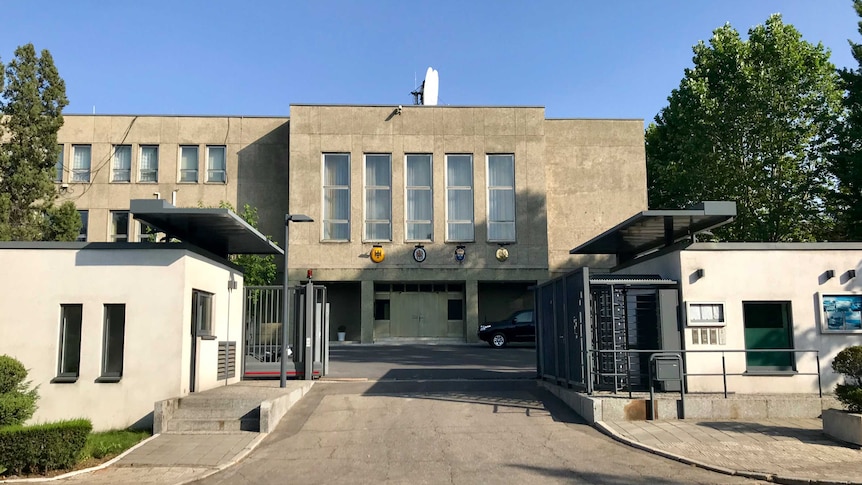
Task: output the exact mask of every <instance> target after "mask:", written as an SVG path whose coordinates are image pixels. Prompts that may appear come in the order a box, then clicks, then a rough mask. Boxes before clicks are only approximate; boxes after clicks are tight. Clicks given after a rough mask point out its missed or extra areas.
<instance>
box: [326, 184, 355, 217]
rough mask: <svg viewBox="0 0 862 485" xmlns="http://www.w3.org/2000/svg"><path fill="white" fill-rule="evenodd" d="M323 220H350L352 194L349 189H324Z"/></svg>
mask: <svg viewBox="0 0 862 485" xmlns="http://www.w3.org/2000/svg"><path fill="white" fill-rule="evenodd" d="M323 195H324V203H323V218H324V219H326V220H330V219H335V220H338V219H341V220H344V221H346V220H348V219H349V218H350V193H349V192H348V191H347V189H324V191H323Z"/></svg>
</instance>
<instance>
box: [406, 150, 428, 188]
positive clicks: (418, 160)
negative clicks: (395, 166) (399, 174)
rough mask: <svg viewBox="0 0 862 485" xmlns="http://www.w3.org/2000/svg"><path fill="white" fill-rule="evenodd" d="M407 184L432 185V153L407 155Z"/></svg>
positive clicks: (414, 185) (415, 185)
mask: <svg viewBox="0 0 862 485" xmlns="http://www.w3.org/2000/svg"><path fill="white" fill-rule="evenodd" d="M407 186H408V187H417V186H419V187H430V186H431V155H407Z"/></svg>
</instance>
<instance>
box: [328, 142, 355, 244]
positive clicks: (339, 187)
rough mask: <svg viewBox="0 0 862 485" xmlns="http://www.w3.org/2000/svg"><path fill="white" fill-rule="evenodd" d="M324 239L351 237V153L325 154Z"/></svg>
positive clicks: (333, 239)
mask: <svg viewBox="0 0 862 485" xmlns="http://www.w3.org/2000/svg"><path fill="white" fill-rule="evenodd" d="M323 239H324V240H328V241H347V240H349V239H350V154H348V153H326V154H324V155H323Z"/></svg>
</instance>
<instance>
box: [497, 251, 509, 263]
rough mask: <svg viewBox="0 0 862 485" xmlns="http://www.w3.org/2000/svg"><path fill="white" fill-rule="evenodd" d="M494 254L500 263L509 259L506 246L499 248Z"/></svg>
mask: <svg viewBox="0 0 862 485" xmlns="http://www.w3.org/2000/svg"><path fill="white" fill-rule="evenodd" d="M496 256H497V261H499V262H501V263H502V262H503V261H505V260H507V259H509V250H508V249H506V248H500V249H498V250H497V253H496Z"/></svg>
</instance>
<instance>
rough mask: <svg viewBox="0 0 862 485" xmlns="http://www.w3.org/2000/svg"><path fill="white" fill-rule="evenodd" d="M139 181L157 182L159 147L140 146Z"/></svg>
mask: <svg viewBox="0 0 862 485" xmlns="http://www.w3.org/2000/svg"><path fill="white" fill-rule="evenodd" d="M140 165H141V177H140V180H141V182H158V180H159V147H157V146H142V147H141V163H140Z"/></svg>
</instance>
